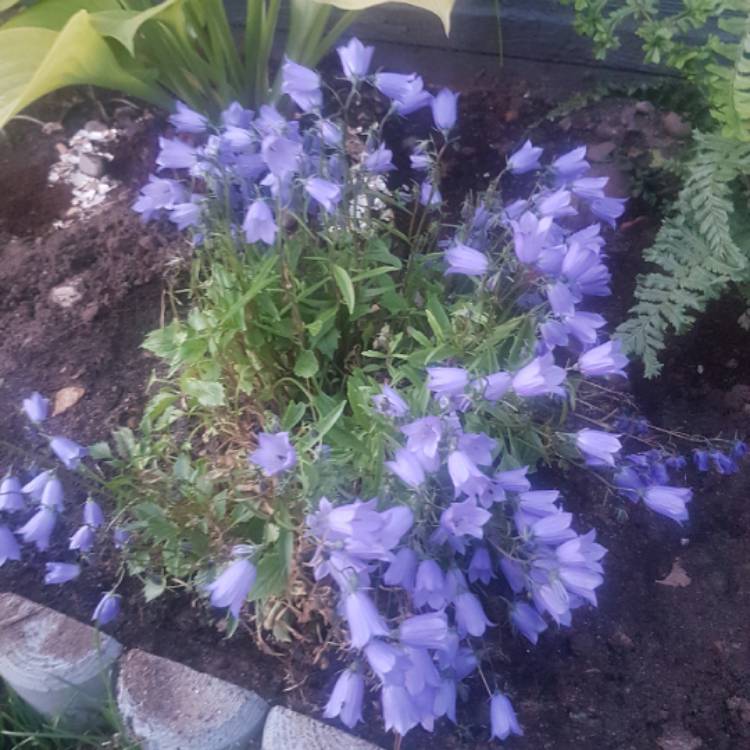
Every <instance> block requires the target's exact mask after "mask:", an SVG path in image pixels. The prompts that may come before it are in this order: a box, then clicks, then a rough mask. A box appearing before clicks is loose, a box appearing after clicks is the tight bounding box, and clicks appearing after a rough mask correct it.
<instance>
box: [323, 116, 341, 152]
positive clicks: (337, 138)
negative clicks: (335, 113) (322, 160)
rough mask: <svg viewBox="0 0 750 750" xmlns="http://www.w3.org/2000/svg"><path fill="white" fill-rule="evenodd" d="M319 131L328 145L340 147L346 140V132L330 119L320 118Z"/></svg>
mask: <svg viewBox="0 0 750 750" xmlns="http://www.w3.org/2000/svg"><path fill="white" fill-rule="evenodd" d="M317 125H318V132H319V133H320V137H321V138H322V139H323V141H324V143H325V144H326V145H327V146H331V147H332V148H340V147H341V145H342V144H343V142H344V134H343V133H342V132H341V128H340V127H339V126H338V125H336V124H335V123H332V122H331V121H330V120H318V123H317Z"/></svg>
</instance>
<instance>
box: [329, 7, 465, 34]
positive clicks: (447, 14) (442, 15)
mask: <svg viewBox="0 0 750 750" xmlns="http://www.w3.org/2000/svg"><path fill="white" fill-rule="evenodd" d="M400 1H401V2H402V3H405V4H406V5H412V6H414V7H415V8H420V9H421V10H427V11H429V12H430V13H434V14H435V15H436V16H437V17H438V18H439V19H440V20H441V21H442V23H443V28H444V29H445V35H446V36H448V34H450V30H451V11H452V10H453V4H454V2H455V0H400ZM315 2H317V3H324V4H326V5H335V6H336V7H337V8H341V9H342V10H365V9H366V8H372V7H374V6H376V5H383V4H384V3H387V2H389V0H315Z"/></svg>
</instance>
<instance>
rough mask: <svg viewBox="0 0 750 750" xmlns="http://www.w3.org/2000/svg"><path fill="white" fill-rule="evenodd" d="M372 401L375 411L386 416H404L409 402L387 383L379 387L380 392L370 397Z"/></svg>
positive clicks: (407, 411)
mask: <svg viewBox="0 0 750 750" xmlns="http://www.w3.org/2000/svg"><path fill="white" fill-rule="evenodd" d="M372 403H373V405H374V406H375V409H376V411H378V412H380V414H384V415H385V416H387V417H394V418H399V417H405V416H406V415H407V414H408V413H409V404H407V403H406V401H404V399H403V398H401V396H400V395H399V394H398V392H397V391H396V390H394V389H393V388H391V386H389V385H383V386H382V387H381V389H380V393H378V394H377V395H375V396H373V397H372Z"/></svg>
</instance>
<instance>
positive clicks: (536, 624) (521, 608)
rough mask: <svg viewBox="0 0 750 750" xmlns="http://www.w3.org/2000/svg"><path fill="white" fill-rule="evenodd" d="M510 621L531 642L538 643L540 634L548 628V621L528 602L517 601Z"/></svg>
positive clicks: (511, 612)
mask: <svg viewBox="0 0 750 750" xmlns="http://www.w3.org/2000/svg"><path fill="white" fill-rule="evenodd" d="M510 621H511V622H512V623H513V626H514V627H515V628H516V630H518V631H519V632H520V633H521V634H522V635H523V636H524V637H525V638H526V639H527V640H528V641H529V642H531V643H533V644H534V645H536V643H537V641H538V640H539V634H540V633H543V632H544V631H545V630H546V629H547V623H546V622H545V621H544V619H543V618H542V617H541V616H540V615H539V613H538V612H537V611H536V610H535V609H534V608H533V607H532V606H531V605H529V604H527V603H526V602H516V603H515V604H514V605H513V607H512V608H511V610H510Z"/></svg>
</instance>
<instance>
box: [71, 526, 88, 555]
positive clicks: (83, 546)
mask: <svg viewBox="0 0 750 750" xmlns="http://www.w3.org/2000/svg"><path fill="white" fill-rule="evenodd" d="M93 546H94V532H93V530H92V528H91V527H90V526H87V525H86V524H84V525H83V526H81V527H79V528H78V530H77V531H76V532H75V534H73V536H72V537H70V544H69V545H68V549H77V550H80V551H81V552H88V551H89V550H90V549H91V548H92V547H93Z"/></svg>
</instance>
